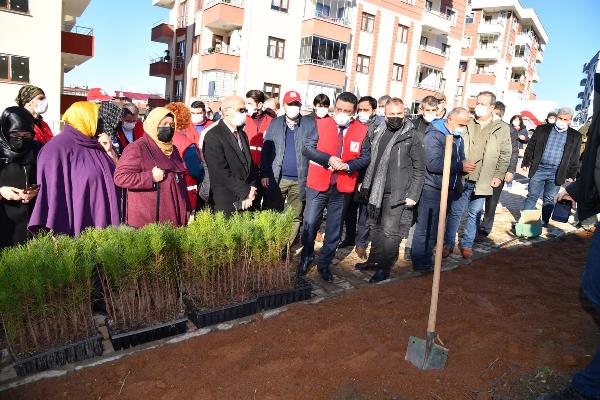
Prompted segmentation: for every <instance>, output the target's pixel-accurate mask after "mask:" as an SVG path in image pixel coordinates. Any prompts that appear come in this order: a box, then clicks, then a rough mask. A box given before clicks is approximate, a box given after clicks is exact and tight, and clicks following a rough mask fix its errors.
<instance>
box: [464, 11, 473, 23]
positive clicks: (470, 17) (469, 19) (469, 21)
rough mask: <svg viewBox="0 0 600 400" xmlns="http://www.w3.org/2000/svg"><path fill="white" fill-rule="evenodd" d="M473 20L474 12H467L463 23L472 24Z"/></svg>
mask: <svg viewBox="0 0 600 400" xmlns="http://www.w3.org/2000/svg"><path fill="white" fill-rule="evenodd" d="M474 20H475V14H473V13H470V14H467V16H466V17H465V24H472V23H473V21H474Z"/></svg>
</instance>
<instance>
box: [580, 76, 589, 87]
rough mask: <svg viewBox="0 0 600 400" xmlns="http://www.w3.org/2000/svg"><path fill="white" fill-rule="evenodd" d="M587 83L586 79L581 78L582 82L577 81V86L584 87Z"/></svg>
mask: <svg viewBox="0 0 600 400" xmlns="http://www.w3.org/2000/svg"><path fill="white" fill-rule="evenodd" d="M587 82H588V80H587V78H583V79H582V80H580V81H579V86H583V87H585V86H587Z"/></svg>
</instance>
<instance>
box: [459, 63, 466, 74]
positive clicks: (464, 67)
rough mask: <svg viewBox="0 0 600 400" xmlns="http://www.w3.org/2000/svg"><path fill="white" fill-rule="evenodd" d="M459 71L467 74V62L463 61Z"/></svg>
mask: <svg viewBox="0 0 600 400" xmlns="http://www.w3.org/2000/svg"><path fill="white" fill-rule="evenodd" d="M458 69H459V70H460V71H461V72H467V62H466V61H461V62H460V64H458Z"/></svg>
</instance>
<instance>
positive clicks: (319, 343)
mask: <svg viewBox="0 0 600 400" xmlns="http://www.w3.org/2000/svg"><path fill="white" fill-rule="evenodd" d="M588 244H589V238H587V237H583V235H582V236H570V237H568V238H566V239H563V240H560V241H553V242H548V243H544V244H541V245H537V246H533V247H529V248H521V249H513V250H505V251H501V252H499V253H497V254H495V255H493V256H490V257H487V258H484V259H481V260H478V261H476V262H474V263H473V264H471V265H468V266H464V267H462V268H460V269H458V270H456V271H451V272H447V273H444V274H443V275H442V290H441V293H440V302H441V304H440V308H439V314H438V318H439V322H438V329H437V331H438V332H439V334H440V337H441V340H442V341H443V342H444V344H445V346H446V347H447V348H448V349H449V359H448V363H447V366H446V369H445V370H443V371H434V372H431V371H429V372H422V371H419V370H417V369H416V368H414V367H413V366H412V365H411V364H409V363H408V362H407V361H405V360H404V355H405V351H406V345H407V342H408V337H409V336H410V335H415V336H419V337H424V336H425V328H426V321H427V313H428V309H429V295H430V289H431V287H430V286H431V275H429V276H426V277H420V278H415V279H410V280H405V281H398V282H394V283H391V284H385V285H378V286H373V287H369V288H366V289H360V290H356V291H351V292H348V293H346V294H344V295H342V296H340V297H338V298H334V299H331V300H327V301H324V302H321V303H319V304H316V305H305V304H298V305H293V306H290V307H289V310H288V311H286V312H284V313H282V314H281V315H278V316H276V317H274V318H270V319H267V320H262V319H260V317H257V318H256V319H255V320H254V321H253V322H252V323H250V324H247V325H243V326H238V327H235V328H234V329H232V330H229V331H224V332H217V333H211V334H208V335H205V336H201V337H196V338H194V339H191V340H188V341H186V342H182V343H178V344H173V345H167V346H163V347H161V348H159V349H154V350H149V351H145V352H142V353H138V354H135V355H133V356H129V357H126V358H124V359H121V360H119V361H116V362H113V363H110V364H105V365H101V366H98V367H94V368H88V369H85V370H82V371H79V372H76V373H71V374H69V375H68V376H66V377H63V378H57V379H49V380H44V381H40V382H37V383H34V384H30V385H28V386H24V387H20V388H17V389H15V390H12V391H9V392H4V393H0V398H2V399H28V400H32V399H44V400H46V399H56V398H59V399H63V398H64V399H100V398H101V399H103V400H105V399H150V398H151V399H152V400H159V399H411V400H412V399H436V400H440V399H444V400H448V399H450V400H457V399H467V400H468V399H535V398H536V394H537V393H540V392H544V391H547V390H549V389H552V388H556V387H558V386H560V385H563V384H565V383H566V382H568V376H569V375H570V374H571V373H573V372H574V371H575V370H577V369H578V368H581V367H583V366H584V365H585V364H586V363H587V362H588V361H589V360H590V355H592V354H593V352H594V351H595V348H596V346H597V345H598V341H599V340H598V339H599V336H598V335H597V326H596V325H595V323H594V319H593V316H592V315H591V314H589V313H588V312H586V311H585V310H584V308H583V306H582V302H581V300H580V296H579V283H580V282H579V280H580V275H581V272H582V268H583V265H584V262H585V258H586V255H587V246H588ZM123 381H124V383H123ZM549 386H550V388H549ZM121 389H122V392H121V394H120V395H119V391H120V390H121Z"/></svg>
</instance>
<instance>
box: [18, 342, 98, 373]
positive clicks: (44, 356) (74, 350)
mask: <svg viewBox="0 0 600 400" xmlns="http://www.w3.org/2000/svg"><path fill="white" fill-rule="evenodd" d="M103 351H104V349H103V348H102V335H100V334H97V335H95V336H92V337H90V338H87V339H83V340H80V341H78V342H74V343H70V344H67V345H64V346H60V347H53V348H51V349H49V350H47V351H44V352H43V353H38V354H34V355H31V356H25V357H21V356H18V357H17V360H16V362H15V364H14V368H15V371H16V372H17V376H26V375H29V374H33V373H35V372H41V371H45V370H47V369H52V368H57V367H60V366H63V365H65V364H67V363H74V362H77V361H82V360H87V359H88V358H93V357H96V356H101V355H102V352H103Z"/></svg>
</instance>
